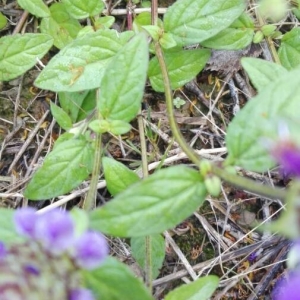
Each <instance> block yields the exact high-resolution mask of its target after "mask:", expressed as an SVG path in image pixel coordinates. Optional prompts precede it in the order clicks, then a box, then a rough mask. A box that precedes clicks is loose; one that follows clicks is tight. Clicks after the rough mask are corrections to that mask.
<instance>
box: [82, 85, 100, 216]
mask: <svg viewBox="0 0 300 300" xmlns="http://www.w3.org/2000/svg"><path fill="white" fill-rule="evenodd" d="M98 100H99V89H98V90H97V93H96V101H98ZM96 115H97V118H99V113H98V112H96ZM101 142H102V134H100V133H96V141H95V155H94V165H93V171H92V179H91V183H90V189H89V191H88V193H87V195H86V198H85V200H84V203H83V209H85V210H91V209H93V208H94V207H95V206H96V195H97V185H98V179H99V174H100V168H101V157H102V151H101V146H102V145H101Z"/></svg>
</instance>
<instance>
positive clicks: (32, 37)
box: [0, 33, 53, 81]
mask: <svg viewBox="0 0 300 300" xmlns="http://www.w3.org/2000/svg"><path fill="white" fill-rule="evenodd" d="M52 45H53V39H52V37H51V36H50V35H48V34H39V33H25V34H24V35H20V34H16V35H8V36H5V37H2V38H1V39H0V81H8V80H11V79H13V78H16V77H18V76H20V75H22V74H23V73H25V72H26V71H28V70H29V69H31V68H32V67H33V66H34V65H35V64H36V60H37V58H39V59H41V58H42V57H43V56H44V55H45V54H46V53H47V52H48V50H49V49H50V48H51V47H52Z"/></svg>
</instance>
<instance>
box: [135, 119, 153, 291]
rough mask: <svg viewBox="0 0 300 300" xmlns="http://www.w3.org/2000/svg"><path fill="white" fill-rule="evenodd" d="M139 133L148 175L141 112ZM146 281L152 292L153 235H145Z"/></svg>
mask: <svg viewBox="0 0 300 300" xmlns="http://www.w3.org/2000/svg"><path fill="white" fill-rule="evenodd" d="M138 126H139V135H140V143H141V156H142V157H141V158H142V170H143V177H144V178H145V177H147V176H148V175H149V173H148V160H147V148H146V138H145V130H144V123H143V117H142V115H141V114H139V116H138ZM145 260H146V261H145V283H146V285H147V287H148V288H149V290H150V291H151V293H152V278H153V275H152V253H151V237H150V236H145Z"/></svg>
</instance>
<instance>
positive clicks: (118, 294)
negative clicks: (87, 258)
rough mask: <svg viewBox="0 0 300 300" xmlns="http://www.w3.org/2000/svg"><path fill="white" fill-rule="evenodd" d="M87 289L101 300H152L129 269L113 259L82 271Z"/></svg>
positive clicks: (110, 258) (107, 259) (144, 287)
mask: <svg viewBox="0 0 300 300" xmlns="http://www.w3.org/2000/svg"><path fill="white" fill-rule="evenodd" d="M82 275H83V276H82V277H83V281H84V283H85V285H86V286H87V288H89V289H91V290H92V291H93V294H94V295H95V296H96V299H101V300H120V299H122V300H154V299H153V298H152V297H151V295H150V293H149V291H148V289H147V288H146V286H145V285H144V284H143V283H142V281H141V280H140V279H138V278H136V276H135V275H134V274H133V273H132V272H131V271H130V269H129V268H128V267H127V266H126V265H124V264H122V263H121V262H119V261H118V260H117V259H115V258H113V257H108V258H106V260H105V261H104V262H103V264H102V265H101V267H100V268H98V269H96V270H93V271H82Z"/></svg>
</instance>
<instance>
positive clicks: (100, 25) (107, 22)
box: [94, 16, 115, 30]
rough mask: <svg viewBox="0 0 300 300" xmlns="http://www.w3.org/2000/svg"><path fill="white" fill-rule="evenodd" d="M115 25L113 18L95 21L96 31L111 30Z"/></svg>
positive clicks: (107, 17)
mask: <svg viewBox="0 0 300 300" xmlns="http://www.w3.org/2000/svg"><path fill="white" fill-rule="evenodd" d="M114 23H115V18H114V17H112V16H105V17H101V18H99V19H98V20H96V21H95V24H94V26H95V28H96V30H99V29H104V28H110V27H111V26H112V25H113V24H114Z"/></svg>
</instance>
